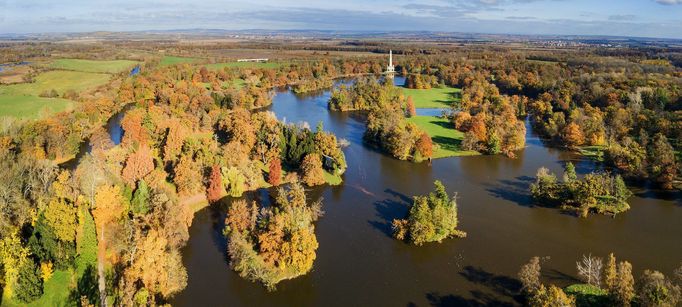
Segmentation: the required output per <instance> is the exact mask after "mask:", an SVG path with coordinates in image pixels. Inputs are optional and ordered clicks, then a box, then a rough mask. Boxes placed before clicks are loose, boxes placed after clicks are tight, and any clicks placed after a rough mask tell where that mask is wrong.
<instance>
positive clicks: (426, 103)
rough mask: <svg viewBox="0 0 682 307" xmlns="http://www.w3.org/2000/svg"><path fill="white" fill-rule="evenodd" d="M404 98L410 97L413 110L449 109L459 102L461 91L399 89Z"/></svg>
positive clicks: (451, 89)
mask: <svg viewBox="0 0 682 307" xmlns="http://www.w3.org/2000/svg"><path fill="white" fill-rule="evenodd" d="M401 89H402V91H403V94H404V95H405V97H407V96H412V100H413V101H414V107H415V108H449V107H451V106H452V105H453V104H454V103H456V102H459V101H460V100H461V97H460V95H461V92H462V90H461V89H458V88H454V87H443V88H432V89H428V90H416V89H410V88H404V87H403V88H401Z"/></svg>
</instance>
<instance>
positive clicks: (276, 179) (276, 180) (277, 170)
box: [268, 158, 282, 186]
mask: <svg viewBox="0 0 682 307" xmlns="http://www.w3.org/2000/svg"><path fill="white" fill-rule="evenodd" d="M281 180H282V161H281V160H280V159H279V158H275V159H272V160H270V163H269V164H268V183H269V184H270V185H272V186H278V185H279V184H280V182H281Z"/></svg>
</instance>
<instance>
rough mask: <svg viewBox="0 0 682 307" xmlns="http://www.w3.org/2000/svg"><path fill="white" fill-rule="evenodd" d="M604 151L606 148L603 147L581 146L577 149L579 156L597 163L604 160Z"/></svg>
mask: <svg viewBox="0 0 682 307" xmlns="http://www.w3.org/2000/svg"><path fill="white" fill-rule="evenodd" d="M604 150H606V146H603V145H597V146H583V147H580V148H578V152H580V154H581V155H583V156H585V157H588V158H593V159H595V160H597V161H602V160H603V159H604Z"/></svg>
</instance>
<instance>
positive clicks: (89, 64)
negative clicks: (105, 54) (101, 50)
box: [49, 59, 139, 74]
mask: <svg viewBox="0 0 682 307" xmlns="http://www.w3.org/2000/svg"><path fill="white" fill-rule="evenodd" d="M137 64H139V62H137V61H129V60H113V61H93V60H81V59H59V60H55V61H53V62H52V63H50V64H49V67H50V68H54V69H62V70H73V71H80V72H95V73H109V74H115V73H119V72H122V71H129V70H131V69H132V68H133V67H134V66H135V65H137Z"/></svg>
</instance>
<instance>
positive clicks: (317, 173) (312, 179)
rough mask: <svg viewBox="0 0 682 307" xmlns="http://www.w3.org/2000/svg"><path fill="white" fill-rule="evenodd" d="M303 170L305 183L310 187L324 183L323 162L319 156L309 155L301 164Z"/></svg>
mask: <svg viewBox="0 0 682 307" xmlns="http://www.w3.org/2000/svg"><path fill="white" fill-rule="evenodd" d="M301 169H302V170H303V178H302V179H303V182H305V184H307V185H309V186H314V185H320V184H323V183H324V170H323V169H322V160H321V159H320V155H318V154H314V153H311V154H308V155H306V156H305V158H303V163H301Z"/></svg>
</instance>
